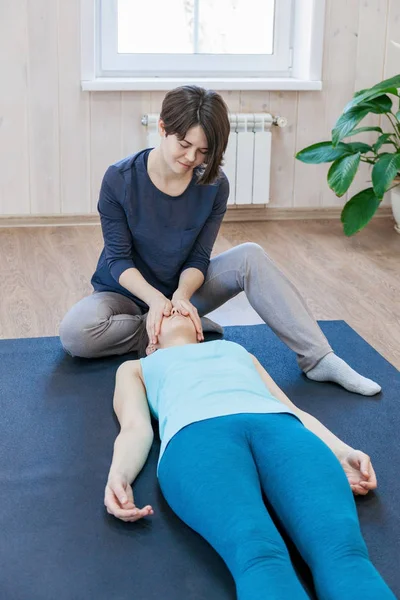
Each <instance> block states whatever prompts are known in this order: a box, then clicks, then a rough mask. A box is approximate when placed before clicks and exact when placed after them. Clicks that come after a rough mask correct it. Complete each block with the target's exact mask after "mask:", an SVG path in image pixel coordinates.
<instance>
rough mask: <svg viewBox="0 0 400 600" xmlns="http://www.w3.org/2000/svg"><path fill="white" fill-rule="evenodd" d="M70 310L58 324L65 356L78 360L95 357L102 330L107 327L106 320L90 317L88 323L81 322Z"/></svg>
mask: <svg viewBox="0 0 400 600" xmlns="http://www.w3.org/2000/svg"><path fill="white" fill-rule="evenodd" d="M77 317H78V316H77V315H76V314H75V311H74V310H73V309H71V311H69V312H68V313H67V314H66V315H65V317H64V318H63V320H62V321H61V323H60V327H59V336H60V342H61V345H62V347H63V349H64V350H65V352H67V354H69V355H70V356H78V357H80V358H92V357H94V356H95V355H96V347H97V346H98V341H99V338H101V333H102V330H103V329H104V328H105V326H106V325H107V323H106V321H107V320H106V319H96V318H95V316H91V317H90V321H87V322H82V319H79V318H77Z"/></svg>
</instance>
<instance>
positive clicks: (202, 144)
mask: <svg viewBox="0 0 400 600" xmlns="http://www.w3.org/2000/svg"><path fill="white" fill-rule="evenodd" d="M184 139H185V140H186V141H188V142H190V143H191V144H192V145H193V146H197V147H198V148H207V145H208V144H207V138H206V135H205V133H204V130H203V128H202V127H200V125H195V126H194V127H191V128H190V129H188V131H187V132H186V135H185V138H184Z"/></svg>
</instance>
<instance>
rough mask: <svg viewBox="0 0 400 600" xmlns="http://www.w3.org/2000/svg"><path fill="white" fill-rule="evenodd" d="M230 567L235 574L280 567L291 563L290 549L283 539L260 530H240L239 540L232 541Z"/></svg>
mask: <svg viewBox="0 0 400 600" xmlns="http://www.w3.org/2000/svg"><path fill="white" fill-rule="evenodd" d="M230 554H231V556H230V558H228V560H227V562H228V561H229V562H230V567H231V569H232V571H233V572H234V573H235V575H240V574H243V573H245V572H247V571H249V570H251V569H254V568H259V567H260V565H263V566H265V567H270V568H273V567H279V566H282V565H286V564H287V563H288V562H289V563H290V555H289V552H288V549H287V547H286V545H285V543H284V541H283V539H282V540H276V539H273V538H272V537H269V536H268V535H266V534H260V531H259V527H258V530H256V529H254V530H252V531H249V532H248V534H247V535H246V533H243V532H240V535H238V536H237V541H236V543H235V540H232V541H231V543H230Z"/></svg>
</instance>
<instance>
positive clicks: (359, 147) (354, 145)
mask: <svg viewBox="0 0 400 600" xmlns="http://www.w3.org/2000/svg"><path fill="white" fill-rule="evenodd" d="M346 145H347V146H348V147H349V150H351V152H353V153H355V152H361V154H365V152H371V151H372V146H370V145H369V144H364V142H348V144H346Z"/></svg>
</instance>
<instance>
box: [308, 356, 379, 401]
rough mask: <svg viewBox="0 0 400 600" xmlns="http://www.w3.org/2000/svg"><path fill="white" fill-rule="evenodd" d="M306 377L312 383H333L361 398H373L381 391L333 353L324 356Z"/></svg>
mask: <svg viewBox="0 0 400 600" xmlns="http://www.w3.org/2000/svg"><path fill="white" fill-rule="evenodd" d="M306 375H307V377H308V378H309V379H312V380H313V381H333V382H335V383H338V384H339V385H341V386H343V387H344V388H345V389H346V390H349V392H355V393H356V394H362V395H363V396H374V395H375V394H378V393H379V392H380V391H381V389H382V388H381V386H380V385H378V384H377V383H375V382H374V381H372V379H367V378H366V377H363V376H362V375H360V374H359V373H357V372H356V371H354V369H352V368H351V367H350V366H349V365H348V364H347V363H346V362H345V361H344V360H342V359H341V358H339V357H338V356H336V354H334V353H333V352H330V353H329V354H327V355H326V356H324V358H322V359H321V360H320V361H319V363H317V364H316V366H315V367H314V368H313V369H311V370H310V371H308V373H306Z"/></svg>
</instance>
